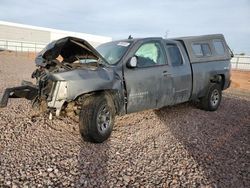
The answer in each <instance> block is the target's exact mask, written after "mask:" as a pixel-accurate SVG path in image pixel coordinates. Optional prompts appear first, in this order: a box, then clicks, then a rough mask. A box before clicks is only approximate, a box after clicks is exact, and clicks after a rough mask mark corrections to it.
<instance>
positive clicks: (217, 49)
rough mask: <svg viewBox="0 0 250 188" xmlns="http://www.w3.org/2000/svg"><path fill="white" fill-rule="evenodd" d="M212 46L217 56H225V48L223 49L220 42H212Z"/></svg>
mask: <svg viewBox="0 0 250 188" xmlns="http://www.w3.org/2000/svg"><path fill="white" fill-rule="evenodd" d="M213 45H214V49H215V52H216V53H217V54H218V55H224V54H225V48H224V45H223V42H222V41H221V40H219V39H218V40H213Z"/></svg>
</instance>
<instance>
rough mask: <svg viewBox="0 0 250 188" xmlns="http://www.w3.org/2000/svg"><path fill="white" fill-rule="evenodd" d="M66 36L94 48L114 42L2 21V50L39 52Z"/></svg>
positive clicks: (92, 36) (108, 39)
mask: <svg viewBox="0 0 250 188" xmlns="http://www.w3.org/2000/svg"><path fill="white" fill-rule="evenodd" d="M66 36H73V37H78V38H82V39H85V40H87V41H88V42H89V43H90V44H91V45H93V46H94V47H95V46H98V45H99V44H101V43H104V42H108V41H111V40H112V38H111V37H105V36H99V35H92V34H86V33H79V32H71V31H63V30H58V29H51V28H44V27H36V26H31V25H24V24H17V23H11V22H5V21H0V48H3V49H8V50H14V51H36V52H37V51H40V50H41V49H42V48H43V47H44V46H45V45H46V44H48V43H49V42H51V41H53V40H56V39H59V38H62V37H66Z"/></svg>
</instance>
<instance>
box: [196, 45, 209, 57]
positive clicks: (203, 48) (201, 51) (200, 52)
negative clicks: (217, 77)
mask: <svg viewBox="0 0 250 188" xmlns="http://www.w3.org/2000/svg"><path fill="white" fill-rule="evenodd" d="M192 49H193V52H194V54H195V55H196V56H198V57H200V56H204V57H206V56H211V55H212V52H211V49H210V47H209V44H208V43H196V44H192Z"/></svg>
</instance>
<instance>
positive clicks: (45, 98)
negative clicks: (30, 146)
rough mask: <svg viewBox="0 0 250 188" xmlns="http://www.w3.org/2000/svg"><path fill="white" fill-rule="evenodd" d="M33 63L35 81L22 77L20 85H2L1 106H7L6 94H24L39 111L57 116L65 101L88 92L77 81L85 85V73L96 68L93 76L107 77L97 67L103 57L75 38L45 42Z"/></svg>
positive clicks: (107, 77)
mask: <svg viewBox="0 0 250 188" xmlns="http://www.w3.org/2000/svg"><path fill="white" fill-rule="evenodd" d="M35 63H36V65H37V67H38V68H37V69H36V70H35V71H34V72H33V73H32V78H35V79H36V84H32V83H31V82H27V81H23V82H22V84H21V86H18V87H13V88H7V89H5V91H4V94H3V97H2V99H1V101H0V107H1V108H3V107H6V106H7V104H8V99H9V98H25V99H28V100H31V101H32V104H33V106H34V107H38V108H39V109H40V110H41V111H43V112H45V111H49V112H50V113H54V114H55V115H57V116H59V115H60V112H61V110H62V108H63V105H64V104H65V102H66V101H67V102H68V104H70V102H72V101H73V100H74V99H75V98H76V97H77V96H79V95H80V94H81V93H84V92H88V86H86V87H85V90H83V89H82V88H83V86H81V85H80V84H84V85H86V84H85V82H86V78H87V77H88V75H90V76H89V77H91V74H93V72H96V71H97V72H98V73H96V74H95V76H96V75H99V77H100V76H101V77H102V78H104V80H105V79H106V80H109V81H110V76H108V75H107V74H108V73H107V71H105V70H104V69H103V68H101V67H100V66H103V65H102V64H105V59H104V58H103V57H102V56H101V55H100V54H99V53H98V52H97V51H96V50H95V49H94V48H93V47H92V46H91V45H90V44H89V43H88V42H86V41H85V40H83V39H79V38H74V37H65V38H62V39H59V40H57V41H53V42H51V43H49V44H48V45H47V46H46V47H45V48H44V49H43V50H42V51H41V52H40V53H39V54H38V56H37V57H36V59H35ZM92 77H93V76H92ZM95 80H97V82H98V79H95ZM99 82H100V81H99ZM99 85H101V83H99ZM93 89H95V88H93ZM90 90H91V89H90Z"/></svg>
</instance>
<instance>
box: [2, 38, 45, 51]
mask: <svg viewBox="0 0 250 188" xmlns="http://www.w3.org/2000/svg"><path fill="white" fill-rule="evenodd" d="M45 46H46V43H36V42H26V41H15V40H4V39H0V49H2V50H10V51H14V52H27V53H29V52H31V53H37V52H40V51H41V50H42V49H43V48H44V47H45Z"/></svg>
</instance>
